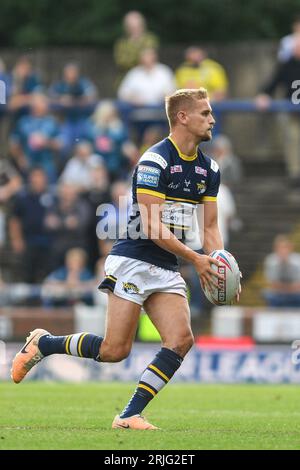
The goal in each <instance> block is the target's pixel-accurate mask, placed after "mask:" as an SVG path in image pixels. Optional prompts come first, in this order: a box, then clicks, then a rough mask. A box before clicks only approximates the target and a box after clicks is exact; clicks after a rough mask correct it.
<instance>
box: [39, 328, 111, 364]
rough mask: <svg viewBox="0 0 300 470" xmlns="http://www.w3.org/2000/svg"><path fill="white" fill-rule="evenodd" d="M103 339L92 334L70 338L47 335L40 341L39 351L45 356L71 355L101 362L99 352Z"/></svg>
mask: <svg viewBox="0 0 300 470" xmlns="http://www.w3.org/2000/svg"><path fill="white" fill-rule="evenodd" d="M102 341H103V338H102V337H101V336H96V335H92V334H90V333H77V334H75V335H68V336H52V335H45V336H42V337H41V338H40V340H39V345H38V346H39V350H40V351H41V353H42V354H43V356H50V355H51V354H69V355H71V356H78V357H88V358H91V359H95V361H99V362H100V357H99V350H100V346H101V343H102Z"/></svg>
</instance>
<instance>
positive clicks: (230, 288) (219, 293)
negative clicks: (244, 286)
mask: <svg viewBox="0 0 300 470" xmlns="http://www.w3.org/2000/svg"><path fill="white" fill-rule="evenodd" d="M209 256H211V257H212V258H215V259H216V260H218V261H219V263H220V266H219V267H218V266H216V265H215V264H212V265H211V266H212V268H213V270H214V271H217V272H218V273H219V274H222V276H224V280H223V279H217V278H215V279H216V280H217V283H218V288H217V287H215V286H212V292H210V291H209V290H208V289H207V288H205V289H204V293H205V295H206V297H207V299H208V300H209V301H210V302H211V303H212V304H214V305H230V304H231V303H232V302H233V301H234V299H235V297H236V295H237V294H238V292H239V287H240V268H239V266H238V264H237V262H236V259H235V258H234V257H233V256H232V254H231V253H229V252H228V251H226V250H215V251H213V252H212V253H211V254H210V255H209Z"/></svg>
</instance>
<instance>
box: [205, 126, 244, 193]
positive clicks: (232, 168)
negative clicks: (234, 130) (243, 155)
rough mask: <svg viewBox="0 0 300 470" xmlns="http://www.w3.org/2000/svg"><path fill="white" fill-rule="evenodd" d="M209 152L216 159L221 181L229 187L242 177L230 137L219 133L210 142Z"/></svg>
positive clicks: (238, 181)
mask: <svg viewBox="0 0 300 470" xmlns="http://www.w3.org/2000/svg"><path fill="white" fill-rule="evenodd" d="M211 153H212V155H213V157H214V158H215V160H216V161H217V163H218V165H219V168H220V172H221V178H222V183H224V184H225V185H226V186H229V187H230V188H231V187H232V186H234V185H235V184H237V183H240V181H241V179H242V174H243V173H242V166H241V162H240V160H239V158H238V157H237V156H236V155H235V154H234V153H233V150H232V144H231V142H230V139H229V138H228V137H227V136H225V135H221V134H219V135H218V136H217V137H215V138H214V140H213V142H212V149H211Z"/></svg>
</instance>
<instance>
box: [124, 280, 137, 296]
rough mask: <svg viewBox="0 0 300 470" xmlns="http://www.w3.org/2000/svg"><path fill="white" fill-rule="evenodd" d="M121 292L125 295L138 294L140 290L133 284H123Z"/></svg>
mask: <svg viewBox="0 0 300 470" xmlns="http://www.w3.org/2000/svg"><path fill="white" fill-rule="evenodd" d="M123 291H124V292H126V294H138V293H139V292H140V289H139V288H138V286H136V285H135V284H133V282H123Z"/></svg>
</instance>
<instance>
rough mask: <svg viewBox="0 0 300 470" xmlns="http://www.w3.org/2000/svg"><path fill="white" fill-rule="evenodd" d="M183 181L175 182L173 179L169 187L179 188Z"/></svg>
mask: <svg viewBox="0 0 300 470" xmlns="http://www.w3.org/2000/svg"><path fill="white" fill-rule="evenodd" d="M180 184H181V183H176V184H174V183H173V181H172V183H170V184H169V185H168V188H169V189H178V188H179V186H180Z"/></svg>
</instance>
